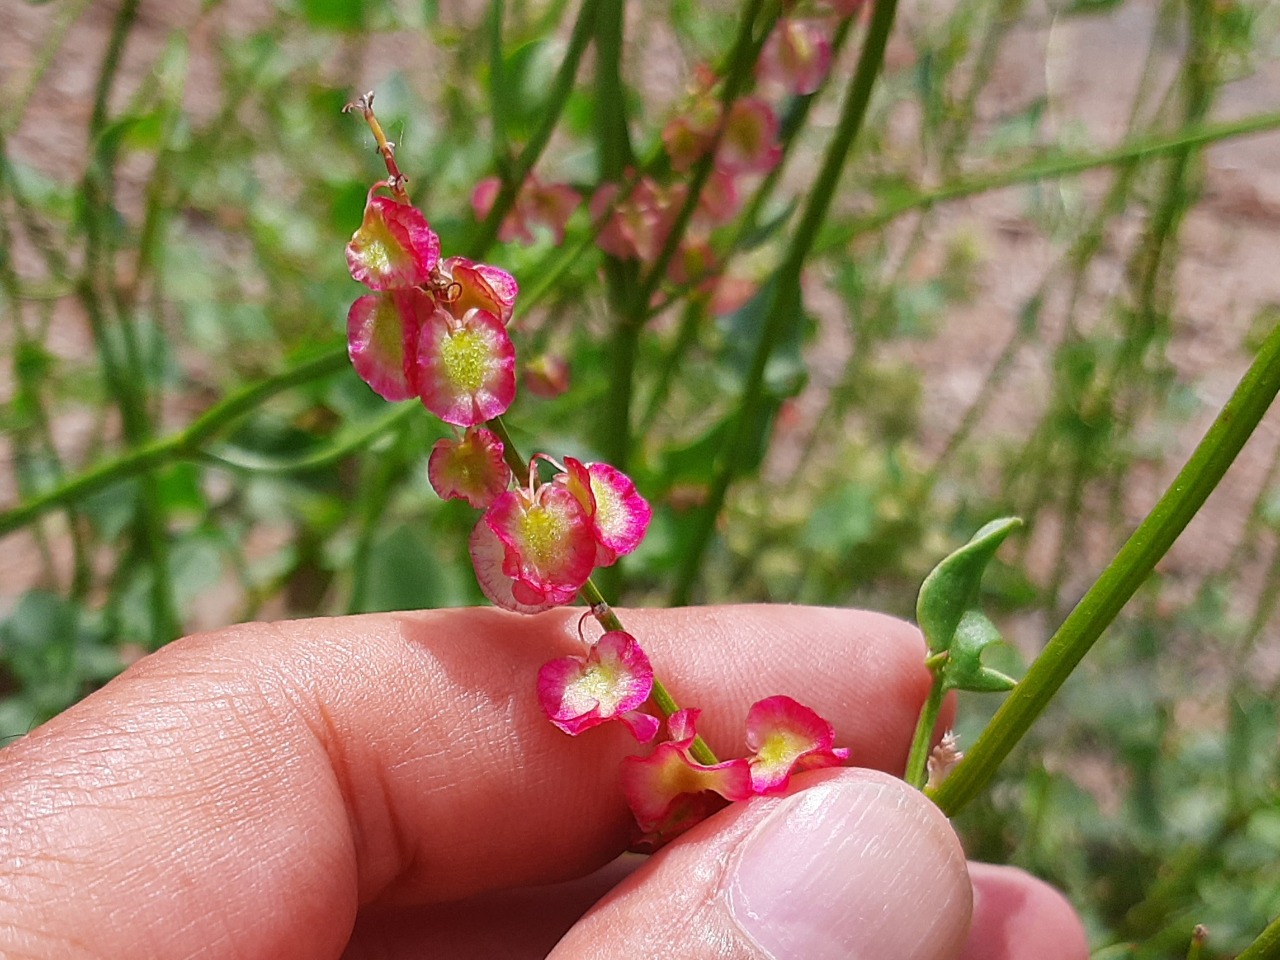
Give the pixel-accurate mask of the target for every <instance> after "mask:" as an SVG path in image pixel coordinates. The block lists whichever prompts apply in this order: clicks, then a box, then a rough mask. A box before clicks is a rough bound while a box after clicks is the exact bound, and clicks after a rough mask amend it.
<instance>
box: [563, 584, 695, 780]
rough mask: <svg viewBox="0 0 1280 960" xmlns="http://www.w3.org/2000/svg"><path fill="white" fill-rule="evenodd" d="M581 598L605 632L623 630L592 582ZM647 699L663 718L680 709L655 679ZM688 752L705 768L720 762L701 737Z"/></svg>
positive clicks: (619, 621) (660, 682)
mask: <svg viewBox="0 0 1280 960" xmlns="http://www.w3.org/2000/svg"><path fill="white" fill-rule="evenodd" d="M581 596H582V599H583V600H584V601H585V602H586V604H587V605H588V606H589V607H590V608H591V614H592V616H594V617H595V618H596V620H597V621H599V623H600V626H601V627H603V628H604V629H605V630H625V628H624V627H623V626H622V621H621V620H619V619H618V615H617V614H616V613H614V611H613V608H612V607H611V606H609V604H608V603H607V602H606V601H605V599H604V595H603V594H601V593H600V590H599V588H597V587H596V585H595V583H594V582H592V581H591V580H587V582H586V584H584V585H583V587H582V592H581ZM649 699H650V700H652V701H653V704H654V706H656V707H657V708H658V709H659V710H660V711H661V712H662V716H663V717H670V716H671V715H672V714H673V713H675V712H676V711H677V710H679V709H680V705H679V704H678V703H676V701H675V698H674V697H672V696H671V693H670V692H669V691H668V690H667V688H666V687H665V686H664V685H663V683H662V681H661V680H659V679H658V678H657V677H654V678H653V691H652V692H651V693H650V694H649ZM689 752H690V753H691V754H692V755H693V758H694V759H695V760H697V761H698V762H699V763H704V764H706V765H707V766H711V765H713V764H716V763H719V762H720V761H719V759H718V758H717V757H716V755H715V752H714V751H713V750H712V749H711V747H709V746H708V745H707V742H706V741H705V740H703V739H702V736H701V735H698V736H695V737H694V738H693V744H692V745H691V746H690V748H689Z"/></svg>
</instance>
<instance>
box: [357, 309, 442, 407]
mask: <svg viewBox="0 0 1280 960" xmlns="http://www.w3.org/2000/svg"><path fill="white" fill-rule="evenodd" d="M434 310H435V301H434V300H432V298H431V295H430V294H428V293H425V292H423V291H422V290H418V289H416V288H408V289H404V290H383V291H380V292H378V293H370V294H366V295H365V296H363V297H360V298H359V299H357V300H356V302H355V303H353V304H352V305H351V309H350V310H349V311H348V312H347V352H348V354H350V356H351V365H352V366H353V367H355V370H356V373H358V374H359V375H360V379H362V380H363V381H364V382H365V383H367V384H369V386H370V387H372V388H373V391H374V393H376V394H378V395H379V396H380V397H382V398H383V399H385V400H392V401H396V400H408V399H409V398H410V397H416V396H417V395H418V338H419V335H420V333H421V331H422V328H423V326H424V325H425V324H426V323H427V320H428V319H429V318H430V317H431V315H432V313H433V311H434Z"/></svg>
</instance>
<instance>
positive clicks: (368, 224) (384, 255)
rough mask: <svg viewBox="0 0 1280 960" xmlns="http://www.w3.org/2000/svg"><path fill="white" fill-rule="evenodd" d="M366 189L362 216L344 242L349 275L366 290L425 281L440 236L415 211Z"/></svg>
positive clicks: (438, 252)
mask: <svg viewBox="0 0 1280 960" xmlns="http://www.w3.org/2000/svg"><path fill="white" fill-rule="evenodd" d="M384 185H385V184H384V183H376V184H374V185H373V189H371V190H370V191H369V200H368V202H367V203H366V204H365V208H364V219H363V220H362V221H361V223H360V229H358V230H357V231H356V232H355V233H354V234H353V235H352V237H351V242H350V243H348V244H347V267H348V268H349V269H350V270H351V276H352V277H353V278H354V279H356V280H358V281H360V282H361V283H363V284H364V285H365V286H366V287H368V288H369V289H370V290H391V289H396V288H401V287H416V286H418V285H419V284H422V283H426V282H427V278H428V277H430V275H431V271H432V270H433V269H434V268H435V265H436V262H437V261H438V260H439V259H440V238H439V237H437V236H436V235H435V233H434V232H433V231H432V229H431V228H430V227H429V226H428V225H427V219H426V217H424V216H423V215H422V214H421V213H420V212H419V211H418V210H416V209H415V208H413V207H411V206H409V205H408V204H405V203H399V202H397V201H395V200H392V199H390V198H389V197H375V196H374V195H373V191H374V190H377V189H378V188H379V187H381V186H384Z"/></svg>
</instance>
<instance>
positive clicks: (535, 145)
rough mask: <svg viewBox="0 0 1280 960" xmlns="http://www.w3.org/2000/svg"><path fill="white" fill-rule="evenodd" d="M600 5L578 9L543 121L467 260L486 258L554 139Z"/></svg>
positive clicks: (586, 0) (590, 2) (586, 1)
mask: <svg viewBox="0 0 1280 960" xmlns="http://www.w3.org/2000/svg"><path fill="white" fill-rule="evenodd" d="M600 3H601V0H583V3H582V6H581V7H580V8H579V10H578V19H577V20H575V21H574V24H573V33H572V34H571V35H570V37H569V49H568V50H566V51H565V54H564V60H562V61H561V62H560V69H559V70H558V71H556V76H555V79H554V80H553V81H552V83H551V90H550V92H549V93H548V94H547V103H546V106H545V107H544V108H543V110H542V119H541V122H540V123H539V124H538V128H537V129H536V130H535V131H534V132H533V135H532V136H531V137H530V138H529V142H528V143H526V144H525V146H524V149H523V150H521V151H520V156H518V157H517V158H516V159H515V161H514V163H512V164H511V169H510V171H509V173H510V176H509V177H508V176H506V175H505V174H506V173H508V171H503V173H504V176H503V178H502V188H501V189H500V190H499V191H498V196H497V198H496V199H495V200H494V201H493V209H492V210H490V211H489V215H488V216H487V217H485V218H484V220H482V221H481V222H480V223H479V224H477V225H476V230H475V233H474V234H472V236H471V239H470V240H469V241H468V242H467V244H466V245H465V249H466V251H467V253H466V255H467V256H468V257H471V258H472V259H475V258H478V257H481V256H483V255H484V252H485V251H486V250H488V249H489V247H490V246H491V245H492V244H493V241H494V240H495V239H496V238H497V236H498V228H499V227H500V226H501V225H502V221H503V218H504V217H506V215H507V212H508V211H509V210H510V209H511V207H512V206H513V205H514V204H515V202H516V194H517V193H519V192H520V187H521V186H522V185H523V184H524V181H525V178H526V177H527V176H528V175H529V171H530V170H532V169H533V165H534V164H535V163H537V162H538V157H539V156H541V155H542V151H543V149H544V148H545V147H546V145H547V141H548V140H550V139H551V134H552V132H553V131H554V130H555V128H556V124H557V123H558V122H559V120H560V114H561V113H562V112H563V111H564V105H565V104H566V103H567V102H568V101H569V94H570V93H572V92H573V82H574V80H575V79H576V78H577V76H578V65H579V64H580V63H582V55H583V53H585V52H586V49H587V44H588V42H589V41H590V40H591V36H592V33H593V32H594V29H595V20H596V16H597V12H598V10H599V8H600Z"/></svg>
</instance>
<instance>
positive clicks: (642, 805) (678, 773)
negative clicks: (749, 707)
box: [621, 710, 751, 840]
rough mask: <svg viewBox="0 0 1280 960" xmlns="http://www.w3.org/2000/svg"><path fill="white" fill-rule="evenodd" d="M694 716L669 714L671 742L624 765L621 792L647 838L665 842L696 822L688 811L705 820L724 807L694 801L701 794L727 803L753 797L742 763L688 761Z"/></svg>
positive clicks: (748, 774)
mask: <svg viewBox="0 0 1280 960" xmlns="http://www.w3.org/2000/svg"><path fill="white" fill-rule="evenodd" d="M697 715H698V711H696V710H680V711H677V712H676V713H675V714H672V716H671V717H670V718H668V720H667V725H668V731H669V732H671V734H672V737H673V739H671V740H668V741H666V742H664V743H660V744H658V746H657V747H656V748H655V749H654V751H653V753H652V754H650V755H649V756H647V757H626V758H624V759H623V761H622V773H621V779H622V791H623V794H624V795H625V796H626V798H627V803H628V805H629V806H630V807H631V812H632V813H633V814H634V815H635V818H636V824H637V825H638V826H639V827H640V830H641V832H642V833H644V834H646V835H649V836H651V837H652V836H657V837H661V838H662V839H663V840H669V839H671V837H673V836H675V835H677V834H678V833H682V832H684V831H685V830H687V829H689V828H690V827H692V826H693V825H694V824H695V823H697V822H698V819H695V818H694V816H691V815H690V814H691V812H692V813H693V814H698V815H701V816H705V815H707V814H709V813H710V812H712V811H713V810H714V809H718V807H719V806H722V805H723V804H719V803H717V802H716V801H710V802H708V801H706V800H703V799H698V795H700V794H702V793H705V792H708V791H710V792H711V793H714V794H716V795H717V796H719V797H721V798H723V799H724V800H727V801H731V800H745V799H746V798H747V797H749V796H751V772H750V767H749V765H748V764H747V761H746V760H743V759H737V760H726V761H724V762H722V763H717V764H715V765H714V766H706V765H704V764H700V763H698V762H697V761H696V760H694V759H693V758H692V757H691V756H690V754H689V747H690V746H691V744H692V743H693V734H694V725H695V722H696V719H697ZM677 734H679V737H678V738H677Z"/></svg>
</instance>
